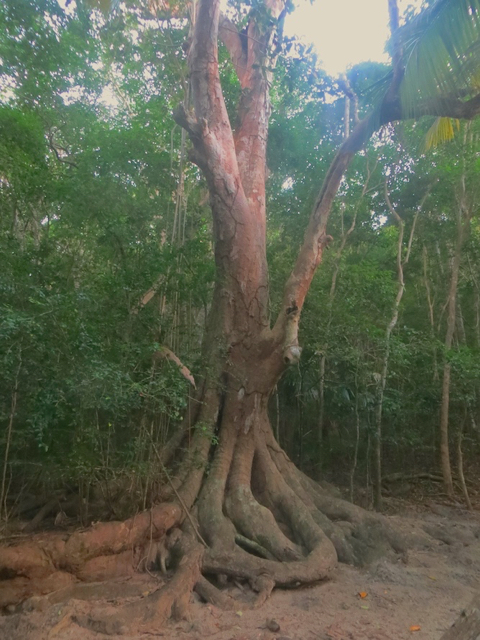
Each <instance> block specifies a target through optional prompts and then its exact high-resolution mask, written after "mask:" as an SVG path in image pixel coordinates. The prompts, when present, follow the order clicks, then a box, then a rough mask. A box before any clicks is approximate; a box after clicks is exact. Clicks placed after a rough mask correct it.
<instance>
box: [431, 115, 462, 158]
mask: <svg viewBox="0 0 480 640" xmlns="http://www.w3.org/2000/svg"><path fill="white" fill-rule="evenodd" d="M455 129H456V130H457V131H458V130H459V129H460V120H456V119H454V118H437V119H436V120H435V122H434V123H433V124H432V126H431V127H430V129H429V130H428V131H427V135H426V136H425V151H429V150H430V149H433V148H434V147H438V145H440V144H443V143H445V142H448V141H449V140H451V139H452V138H453V137H454V136H455Z"/></svg>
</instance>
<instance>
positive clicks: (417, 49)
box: [397, 0, 480, 117]
mask: <svg viewBox="0 0 480 640" xmlns="http://www.w3.org/2000/svg"><path fill="white" fill-rule="evenodd" d="M479 41H480V0H436V2H434V3H433V4H431V5H430V6H429V7H428V8H427V9H425V10H424V11H422V12H421V13H420V14H419V15H418V16H416V17H415V18H414V19H413V20H412V21H411V22H410V23H408V24H407V25H405V26H404V27H402V28H401V29H400V31H399V33H398V39H397V42H398V46H400V47H401V48H402V50H403V56H404V61H405V73H404V77H403V80H402V83H401V86H400V97H401V100H402V110H403V112H404V113H405V114H406V115H408V116H412V117H414V116H415V115H417V113H418V112H417V107H418V105H419V104H420V103H421V102H424V101H425V100H435V99H441V98H442V97H443V98H445V97H446V96H448V97H456V98H462V97H465V96H467V95H469V94H470V93H471V89H472V86H473V79H474V76H475V75H477V76H478V70H479V68H480V46H479Z"/></svg>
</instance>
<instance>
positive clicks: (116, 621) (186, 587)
mask: <svg viewBox="0 0 480 640" xmlns="http://www.w3.org/2000/svg"><path fill="white" fill-rule="evenodd" d="M181 553H182V558H181V560H180V563H179V565H178V567H177V570H176V572H175V574H174V575H173V577H172V579H171V580H170V581H169V582H168V583H167V584H166V585H165V586H163V587H161V588H160V589H158V590H157V591H155V592H154V593H152V594H150V595H148V596H146V597H145V598H142V599H141V600H137V601H134V602H131V603H129V604H127V605H125V606H123V607H121V608H120V609H118V610H117V611H115V613H114V614H109V615H105V614H104V613H103V612H102V610H94V611H92V613H91V614H90V615H82V616H77V617H76V618H75V619H74V621H75V622H76V623H77V624H78V625H80V626H82V627H84V628H87V629H90V630H92V631H95V632H97V633H104V634H106V635H122V634H124V633H126V632H127V631H128V630H129V629H130V628H133V627H135V629H138V628H140V629H142V630H149V629H151V628H152V627H153V626H155V627H156V628H158V627H160V626H162V625H163V624H164V623H165V621H166V620H168V619H169V618H173V619H174V620H182V619H188V617H189V602H190V596H191V593H192V591H193V588H194V586H195V585H196V583H197V582H198V581H199V579H200V577H201V569H200V567H201V562H202V555H203V553H204V549H203V547H202V545H201V544H199V543H198V542H195V541H193V539H192V538H190V537H187V536H185V538H184V539H182V543H181Z"/></svg>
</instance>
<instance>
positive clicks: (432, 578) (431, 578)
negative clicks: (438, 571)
mask: <svg viewBox="0 0 480 640" xmlns="http://www.w3.org/2000/svg"><path fill="white" fill-rule="evenodd" d="M428 577H429V578H430V580H436V578H435V576H428Z"/></svg>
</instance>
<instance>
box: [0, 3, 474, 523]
mask: <svg viewBox="0 0 480 640" xmlns="http://www.w3.org/2000/svg"><path fill="white" fill-rule="evenodd" d="M0 28H1V35H0V87H1V90H2V96H3V97H2V100H1V103H0V213H1V217H0V362H1V366H0V424H1V429H0V467H1V470H2V471H1V473H2V474H3V483H2V495H1V500H2V502H3V503H4V504H2V505H1V506H0V515H4V516H6V515H8V514H9V513H11V509H12V507H13V506H14V504H15V502H16V501H17V500H18V499H19V498H20V497H23V496H24V495H26V494H36V493H39V492H46V493H47V492H49V491H51V490H52V489H53V488H55V489H57V488H63V487H68V489H69V490H70V491H73V492H79V493H80V494H81V495H82V496H84V497H85V496H86V495H88V492H89V490H90V487H91V486H94V485H96V484H98V483H99V482H104V481H106V480H111V481H113V480H118V478H119V477H123V478H128V479H129V482H130V483H131V486H132V487H133V490H132V495H135V496H136V497H137V498H138V500H139V502H140V503H141V501H145V500H147V499H148V496H149V495H150V493H149V492H150V488H151V487H152V486H153V485H154V484H155V483H157V482H161V481H162V479H163V478H162V470H161V469H159V468H158V465H157V464H156V453H155V450H156V447H161V446H162V444H163V443H164V442H165V441H166V439H167V437H168V435H169V434H171V433H172V432H173V431H174V430H175V428H176V426H177V425H178V423H179V420H180V418H181V416H182V413H183V411H184V409H185V407H186V398H187V396H188V393H189V389H190V386H189V383H188V382H187V381H186V380H185V378H184V377H183V376H182V375H181V372H180V370H179V368H178V367H177V366H176V365H175V364H174V363H172V362H170V361H169V360H167V359H163V360H162V359H161V360H158V359H157V360H154V359H153V355H154V353H155V352H157V351H158V349H159V348H160V347H162V346H164V347H168V348H169V349H171V350H172V351H173V352H174V353H175V354H176V355H177V357H178V358H180V360H181V361H182V362H183V364H185V365H186V366H187V367H188V368H189V369H190V370H191V371H192V373H193V375H194V377H195V376H196V375H197V373H198V372H199V371H200V370H201V362H200V343H201V336H202V330H203V325H204V322H205V318H206V310H207V308H208V305H209V301H210V292H211V288H212V280H213V261H212V247H211V234H210V224H211V223H210V217H209V211H208V206H207V204H208V203H207V198H206V190H205V186H204V184H203V182H202V179H201V177H200V176H199V173H198V172H197V170H196V169H195V168H193V167H192V166H191V165H190V164H189V163H188V162H187V159H186V143H185V135H184V134H182V132H181V131H180V129H179V127H178V126H176V125H175V124H174V122H173V120H172V117H171V113H172V111H173V109H174V107H175V106H176V105H177V104H178V102H179V101H180V100H181V99H182V98H183V97H184V90H185V86H186V84H187V80H186V77H185V73H186V72H185V53H184V51H183V49H182V43H183V41H184V39H185V35H186V33H185V30H184V28H183V25H182V24H181V22H180V21H175V20H173V21H167V20H161V19H160V18H156V19H152V18H151V16H150V15H149V14H147V13H143V12H142V11H141V10H140V9H138V8H135V6H133V5H132V6H130V5H129V3H127V4H126V5H125V6H124V7H123V8H122V9H121V10H119V11H117V12H116V13H115V15H114V17H113V19H112V20H111V21H109V22H106V21H105V20H104V18H103V17H102V14H100V13H98V12H97V11H87V9H85V8H83V9H82V8H81V6H80V8H79V9H78V11H76V12H75V11H74V10H73V9H69V8H68V7H67V9H66V10H63V9H61V8H60V7H59V5H58V3H57V2H56V0H16V1H15V2H7V3H3V4H2V5H1V6H0ZM222 70H223V73H224V78H225V83H226V87H227V90H226V94H227V100H228V101H230V102H231V104H232V105H233V104H234V103H235V101H236V99H237V98H238V95H239V88H238V85H237V83H236V81H235V80H234V78H233V74H232V71H231V68H230V64H229V62H228V60H227V58H226V55H224V58H223V61H222ZM277 71H278V72H277V74H276V84H275V86H274V87H273V89H272V101H273V108H274V109H273V115H272V125H271V134H270V139H269V145H270V146H269V170H270V176H269V184H268V190H269V235H268V239H269V246H268V252H269V264H270V266H271V288H272V290H271V301H272V311H275V309H276V308H277V306H278V303H279V296H280V292H281V287H282V285H283V283H284V281H285V278H286V277H287V275H288V272H289V269H290V268H291V266H292V263H293V259H294V257H295V254H296V251H297V249H298V246H299V243H300V241H301V238H302V235H303V230H304V228H305V225H306V221H307V218H308V215H309V213H310V208H311V205H312V202H313V198H314V197H315V195H316V191H317V190H318V187H319V185H320V183H321V180H322V176H323V175H324V174H325V172H326V170H327V168H328V164H329V162H330V160H331V158H332V156H333V154H334V152H335V149H336V148H337V146H338V144H339V142H340V141H341V139H342V136H343V120H342V119H343V106H344V97H343V94H342V91H341V89H340V88H339V87H337V86H336V84H335V83H334V82H333V81H332V80H331V79H329V78H327V77H325V76H324V74H323V73H322V72H321V71H319V70H318V69H315V67H314V60H313V59H311V58H310V57H309V56H308V55H306V54H305V55H303V56H299V55H297V56H286V57H285V58H283V59H281V60H280V61H279V64H278V69H277ZM382 74H383V69H381V68H379V66H377V65H373V64H369V65H359V66H358V67H357V68H355V69H353V70H352V71H351V73H350V82H351V84H352V87H353V89H354V90H356V91H358V92H359V93H360V92H362V91H363V90H364V89H365V87H366V86H367V85H368V84H371V83H373V82H375V81H376V80H377V79H378V78H379V77H381V76H382ZM367 99H368V98H366V99H365V103H364V104H363V105H361V108H365V106H366V104H367ZM430 125H431V121H428V119H427V120H426V121H420V122H418V123H417V124H415V125H408V126H407V125H402V126H399V127H398V128H396V129H394V128H393V127H390V128H387V129H385V130H383V131H382V132H381V134H380V135H379V136H377V137H375V138H374V139H373V141H372V142H371V144H370V145H369V147H368V149H366V150H365V152H362V153H361V154H359V155H358V157H357V158H356V159H355V161H354V163H353V165H352V167H351V169H350V170H349V173H348V176H347V180H346V181H345V182H344V184H343V186H342V189H341V193H340V195H339V198H338V199H337V202H336V204H335V211H334V214H333V215H332V218H331V223H330V228H329V233H331V235H332V236H333V237H334V242H333V243H332V245H331V246H330V249H329V251H328V252H326V258H325V260H324V264H323V265H322V267H321V269H320V270H319V273H318V275H317V277H316V279H315V281H314V286H313V287H312V290H311V292H310V295H309V298H308V302H307V304H306V307H305V310H304V313H303V318H302V320H303V325H302V344H303V346H304V352H303V356H302V361H301V364H300V366H299V367H298V368H295V369H293V370H291V371H289V372H288V375H286V376H285V378H284V379H283V380H282V381H281V382H280V384H279V385H278V392H277V393H278V401H276V398H272V418H273V423H274V425H275V424H277V427H278V435H279V438H280V442H281V443H282V445H284V446H285V447H286V449H287V451H288V452H289V453H290V454H291V455H292V456H293V458H294V459H295V460H296V461H298V462H299V463H300V464H301V465H303V466H304V467H306V468H309V469H310V470H311V471H312V472H314V473H317V472H318V469H319V467H322V470H323V471H324V472H326V473H329V472H332V473H333V472H335V474H336V478H337V479H340V480H347V479H348V477H349V475H350V473H351V470H352V465H353V461H354V459H355V460H357V462H356V464H357V466H358V471H359V472H361V473H359V475H358V478H359V479H362V481H366V482H367V483H368V473H369V451H370V447H371V438H372V433H373V431H372V430H373V424H374V413H375V407H376V405H377V402H378V375H379V372H380V369H381V362H382V359H383V356H384V352H385V332H386V328H387V326H388V324H389V322H390V320H391V315H392V309H393V304H394V300H395V296H396V293H397V240H398V233H399V230H398V225H396V223H395V220H394V219H393V218H392V215H391V213H390V212H389V209H388V206H387V203H386V198H385V191H384V188H385V182H387V185H388V192H389V194H390V199H391V201H392V203H393V205H394V207H395V208H396V210H397V212H398V213H399V215H401V217H402V219H403V220H404V223H405V229H406V232H405V239H404V248H403V251H404V253H405V252H406V251H407V243H408V238H409V234H410V230H411V227H412V224H413V219H414V216H415V212H416V211H417V210H418V208H419V206H420V202H421V201H422V198H423V197H424V196H425V194H426V193H427V191H428V192H429V195H428V197H427V198H426V200H425V202H424V204H423V206H422V210H421V211H420V212H419V214H418V219H417V222H416V228H415V233H414V235H413V240H412V248H411V256H410V260H409V262H408V265H406V267H405V283H406V289H405V295H404V298H403V300H402V303H401V308H400V318H399V321H398V323H397V325H396V327H395V329H394V332H393V334H392V337H391V348H390V358H389V366H388V378H387V384H386V390H385V398H384V411H383V423H384V439H383V446H384V452H385V456H386V460H387V463H388V469H389V470H391V471H398V470H405V469H411V470H412V471H414V470H417V471H420V470H435V469H436V467H437V462H438V461H437V454H438V450H437V447H438V445H437V440H438V436H437V429H438V420H439V403H440V397H441V374H440V372H441V367H442V364H443V362H444V359H448V360H450V361H451V363H452V366H453V377H452V388H451V399H452V402H451V425H452V429H451V436H452V439H454V438H457V437H458V433H459V432H460V427H461V432H462V436H463V437H464V439H465V440H464V446H463V448H464V455H465V457H466V460H467V463H469V464H473V463H474V454H476V453H478V449H479V445H480V438H479V433H478V425H479V424H480V397H479V394H480V364H479V363H480V359H479V351H480V260H479V257H480V226H479V221H478V204H477V203H478V201H479V194H478V193H477V191H478V185H479V184H480V180H479V173H480V164H479V160H478V150H479V148H478V125H476V124H475V123H474V124H470V125H462V127H461V131H460V132H459V133H458V135H457V136H456V138H455V139H454V140H453V141H452V142H449V143H448V144H446V145H445V146H443V147H440V148H439V149H437V150H435V151H432V152H430V153H429V154H428V155H424V154H423V152H422V149H423V144H424V139H425V133H426V131H427V130H428V128H429V126H430ZM458 211H461V215H462V216H463V218H462V219H463V220H464V224H465V225H466V224H467V222H466V220H467V218H468V235H467V238H466V241H465V243H464V244H463V247H462V260H461V275H460V283H459V296H458V303H457V307H458V311H457V324H456V330H455V340H454V348H452V349H450V350H449V351H448V352H445V350H444V348H443V343H444V336H445V321H446V320H445V305H446V299H447V295H448V290H449V283H450V273H451V265H452V253H453V248H454V245H455V241H456V236H457V224H456V220H457V214H458ZM353 222H355V224H354V225H353V224H352V223H353ZM332 282H334V286H333V287H332ZM150 290H152V293H154V294H155V295H153V297H152V298H151V299H150V300H149V301H148V302H145V304H143V302H142V301H145V300H146V299H144V296H145V294H146V293H147V292H148V291H150ZM322 357H324V366H325V372H324V376H323V375H322V373H321V368H320V360H321V358H322ZM321 405H322V406H321ZM320 413H322V415H323V418H322V420H321V421H320V420H319V415H320ZM320 422H322V424H320Z"/></svg>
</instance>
